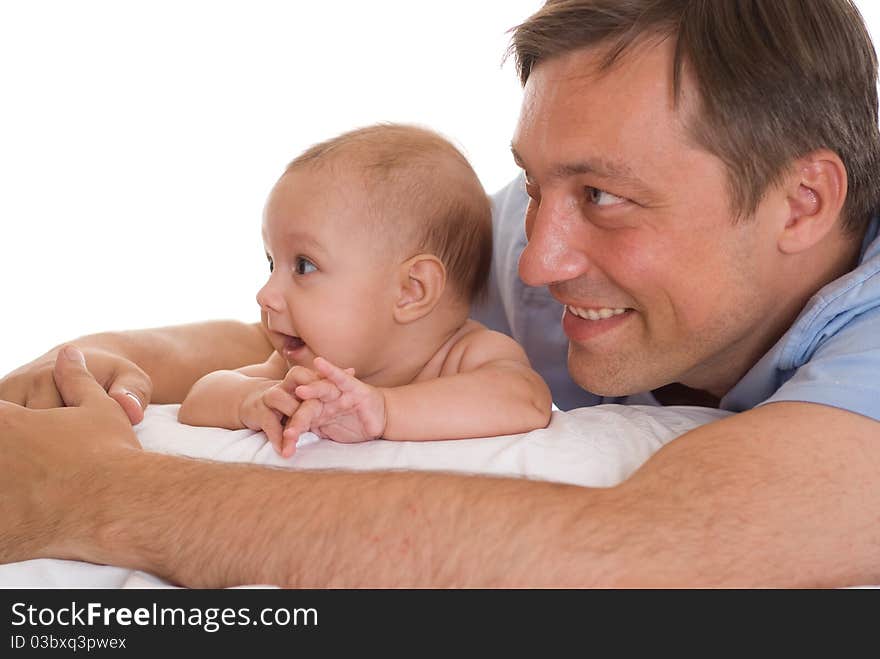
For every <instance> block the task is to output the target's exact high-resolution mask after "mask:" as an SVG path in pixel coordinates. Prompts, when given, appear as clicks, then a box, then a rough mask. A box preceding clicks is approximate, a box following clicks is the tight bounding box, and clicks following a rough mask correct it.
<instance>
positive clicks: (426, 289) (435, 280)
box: [178, 125, 551, 457]
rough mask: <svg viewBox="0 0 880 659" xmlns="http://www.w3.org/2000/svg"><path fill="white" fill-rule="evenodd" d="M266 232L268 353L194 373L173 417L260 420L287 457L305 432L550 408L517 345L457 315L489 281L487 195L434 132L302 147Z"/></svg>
mask: <svg viewBox="0 0 880 659" xmlns="http://www.w3.org/2000/svg"><path fill="white" fill-rule="evenodd" d="M263 243H264V245H265V249H266V256H267V258H268V259H269V279H268V281H267V282H266V284H265V285H264V286H263V288H262V289H260V291H259V292H258V293H257V302H258V303H259V305H260V308H261V310H262V324H263V328H264V329H265V331H266V334H267V335H268V337H269V340H270V341H271V342H272V345H273V347H274V348H275V351H274V352H273V353H272V355H271V356H270V357H269V359H268V360H267V361H266V362H265V363H263V364H255V365H253V366H246V367H244V368H240V369H238V370H236V371H216V372H214V373H209V374H208V375H206V376H205V377H203V378H202V379H201V380H199V381H198V382H196V383H195V385H193V387H192V389H191V390H190V392H189V394H188V395H187V397H186V400H184V402H183V404H182V405H181V407H180V412H179V416H178V418H179V420H180V421H181V422H183V423H187V424H191V425H200V426H219V427H223V428H232V429H236V428H250V429H252V430H262V431H264V432H265V433H266V436H267V437H268V438H269V441H271V442H272V444H273V445H274V447H275V449H276V450H277V451H278V452H279V453H280V454H281V455H282V456H284V457H289V456H291V455H292V454H293V452H294V450H295V447H296V441H297V439H298V437H299V435H300V434H301V433H303V432H305V431H309V430H311V431H312V432H314V433H316V434H317V435H318V436H319V437H323V438H329V439H333V440H336V441H338V442H360V441H366V440H370V439H377V438H384V439H388V440H430V439H459V438H468V437H483V436H491V435H506V434H513V433H521V432H526V431H529V430H534V429H536V428H543V427H545V426H546V425H547V423H548V422H549V419H550V406H551V400H550V391H549V389H548V388H547V385H546V384H545V383H544V381H543V380H542V379H541V377H540V376H539V375H538V374H537V373H536V372H535V371H533V370H532V369H531V367H530V365H529V361H528V358H527V357H526V355H525V352H524V351H523V350H522V348H521V347H520V346H519V345H518V344H517V343H516V342H515V341H514V340H513V339H511V338H509V337H507V336H505V335H504V334H499V333H498V332H493V331H490V330H488V329H486V328H485V327H484V326H483V325H481V324H479V323H477V322H476V321H474V320H470V319H469V318H468V312H469V309H470V306H471V303H472V302H473V301H474V300H475V299H478V298H479V296H480V295H482V294H484V289H485V288H486V285H487V278H488V273H489V265H490V260H491V258H492V223H491V208H490V204H489V200H488V197H487V196H486V194H485V192H484V190H483V188H482V186H481V185H480V182H479V180H478V179H477V176H476V174H475V173H474V171H473V169H471V167H470V165H469V164H468V162H467V160H466V159H465V158H464V156H463V155H462V154H461V153H459V151H458V150H457V149H456V148H455V147H454V146H452V145H451V144H450V143H449V142H447V141H446V140H445V139H443V138H442V137H440V136H439V135H437V134H435V133H433V132H430V131H428V130H425V129H422V128H417V127H413V126H405V125H377V126H371V127H367V128H362V129H359V130H355V131H352V132H349V133H345V134H343V135H340V136H339V137H336V138H333V139H331V140H328V141H326V142H323V143H321V144H318V145H316V146H314V147H312V148H310V149H309V150H308V151H306V152H305V153H304V154H302V155H301V156H299V157H298V158H297V159H296V160H294V161H293V162H292V163H291V164H290V165H289V166H288V167H287V170H286V171H285V172H284V174H283V175H282V176H281V178H280V179H279V180H278V182H277V183H276V184H275V187H274V188H273V189H272V192H271V194H270V195H269V200H268V202H267V203H266V208H265V212H264V219H263Z"/></svg>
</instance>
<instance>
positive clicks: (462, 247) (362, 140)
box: [285, 123, 492, 304]
mask: <svg viewBox="0 0 880 659" xmlns="http://www.w3.org/2000/svg"><path fill="white" fill-rule="evenodd" d="M307 165H311V166H318V165H330V166H331V168H332V167H343V168H346V169H348V168H356V169H357V171H358V172H359V173H361V174H362V175H363V176H364V182H365V184H366V189H367V197H368V202H367V203H368V206H367V207H366V208H365V210H366V211H367V212H369V213H370V215H371V216H372V217H373V218H374V219H376V220H377V221H378V223H379V225H380V226H381V227H382V233H383V236H382V238H383V240H386V241H388V242H389V245H390V244H395V245H403V246H404V247H405V248H406V249H415V250H418V251H419V252H422V251H424V252H428V253H430V254H433V255H434V256H436V257H437V258H439V259H440V261H441V262H442V263H443V265H444V267H445V268H446V275H447V280H448V281H449V282H450V284H451V285H452V286H453V287H454V289H455V290H456V292H457V293H458V294H460V295H461V296H463V298H464V299H466V300H467V302H468V303H469V304H472V303H474V302H475V301H477V300H479V299H481V298H482V297H483V296H484V295H485V291H486V288H487V285H488V280H489V268H490V266H491V262H492V207H491V203H490V201H489V197H488V196H487V195H486V192H485V190H484V189H483V186H482V185H481V184H480V180H479V178H478V177H477V175H476V173H475V172H474V170H473V168H472V167H471V165H470V163H468V161H467V158H465V157H464V155H463V154H462V153H461V152H460V151H459V150H458V149H457V148H456V147H455V146H453V145H452V143H450V142H449V141H448V140H446V139H445V138H444V137H442V136H441V135H439V134H437V133H435V132H433V131H431V130H428V129H426V128H421V127H418V126H411V125H406V124H391V123H386V124H376V125H373V126H367V127H364V128H359V129H356V130H353V131H349V132H347V133H343V134H342V135H338V136H337V137H333V138H331V139H329V140H326V141H324V142H321V143H320V144H316V145H314V146H312V147H311V148H309V149H307V150H306V151H305V152H304V153H302V154H301V155H300V156H298V157H297V158H296V159H295V160H293V161H292V162H291V163H290V164H289V165H288V166H287V170H286V172H285V173H287V172H290V171H291V170H294V169H296V168H298V167H303V166H307ZM328 175H330V176H332V175H333V174H332V171H328ZM415 253H416V252H414V253H413V254H412V256H415Z"/></svg>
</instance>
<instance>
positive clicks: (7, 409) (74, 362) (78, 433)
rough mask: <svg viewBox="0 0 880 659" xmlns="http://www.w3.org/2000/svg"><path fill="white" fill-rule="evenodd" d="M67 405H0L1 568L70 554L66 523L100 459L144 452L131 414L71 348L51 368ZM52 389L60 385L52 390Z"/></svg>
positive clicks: (79, 354)
mask: <svg viewBox="0 0 880 659" xmlns="http://www.w3.org/2000/svg"><path fill="white" fill-rule="evenodd" d="M53 382H54V383H57V390H58V392H59V395H60V400H61V402H62V403H63V404H64V405H67V406H68V407H62V408H56V409H44V410H34V409H26V408H25V407H21V406H19V405H16V404H13V403H9V402H3V401H0V473H2V474H3V478H2V479H0V563H7V562H11V561H16V560H23V559H25V558H34V557H36V556H56V557H63V556H66V555H67V554H68V551H67V549H66V547H69V546H71V545H69V544H67V543H71V542H75V541H76V539H75V538H72V537H69V536H68V535H67V534H66V533H65V531H66V528H67V526H66V521H67V519H69V516H70V515H71V513H73V512H75V510H76V508H77V503H78V501H79V499H78V496H81V494H80V493H81V491H82V488H81V486H82V484H83V483H85V482H88V481H89V480H90V476H89V474H90V473H91V470H92V469H94V464H95V460H94V458H95V457H97V456H101V457H104V456H107V455H110V454H112V453H113V452H118V451H120V450H123V451H124V450H131V449H133V448H139V444H138V441H137V438H136V437H135V434H134V431H133V430H132V428H131V423H130V422H129V419H128V417H127V416H126V414H125V413H124V412H123V411H122V410H121V409H120V407H119V405H117V404H116V403H115V402H114V401H113V399H111V398H110V397H109V396H108V395H107V393H106V392H105V391H104V389H103V388H102V386H101V384H99V383H98V382H97V381H96V380H95V379H94V378H93V377H92V375H91V374H90V373H89V371H88V370H87V369H86V365H85V361H84V358H83V355H82V353H81V352H80V351H79V350H77V349H76V348H73V347H72V346H68V347H67V348H64V349H62V350H61V351H59V354H58V358H57V360H56V362H55V364H54V367H53ZM53 386H55V385H53Z"/></svg>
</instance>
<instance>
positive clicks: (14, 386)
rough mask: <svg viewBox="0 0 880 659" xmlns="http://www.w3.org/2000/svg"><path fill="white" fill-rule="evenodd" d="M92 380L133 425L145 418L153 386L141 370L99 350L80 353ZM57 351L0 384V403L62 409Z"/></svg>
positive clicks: (23, 368) (88, 349) (126, 361)
mask: <svg viewBox="0 0 880 659" xmlns="http://www.w3.org/2000/svg"><path fill="white" fill-rule="evenodd" d="M81 352H82V354H83V355H84V356H85V360H86V364H87V368H88V370H89V372H90V373H91V374H92V375H93V376H94V379H95V380H96V381H97V382H98V383H99V384H100V385H101V386H102V387H103V388H104V390H105V391H106V392H107V393H108V394H109V395H110V398H112V399H113V400H115V401H116V402H117V403H119V405H120V407H122V409H123V410H125V413H126V415H127V416H128V418H129V421H130V422H131V424H132V425H135V424H138V423H140V422H141V421H142V420H143V418H144V410H145V409H146V407H147V405H148V404H149V403H150V397H151V394H152V391H153V383H152V381H151V380H150V376H148V375H147V374H146V373H145V372H144V371H143V370H142V369H141V368H139V367H138V366H137V365H136V364H134V363H133V362H131V361H129V360H128V359H126V358H124V357H120V356H119V355H116V354H113V353H112V352H108V351H106V350H101V349H98V348H87V349H84V350H82V351H81ZM57 355H58V351H53V352H50V353H48V354H46V355H43V356H42V357H40V358H38V359H35V360H34V361H32V362H31V363H29V364H25V365H24V366H22V367H21V368H18V369H16V370H14V371H13V372H12V373H10V374H9V375H7V376H6V377H4V378H3V379H2V380H0V401H3V400H6V401H10V402H12V403H15V404H16V405H21V406H23V407H29V408H31V409H49V408H52V407H62V406H63V405H64V401H63V399H62V396H61V394H60V393H59V388H58V386H57V385H56V383H55V376H54V373H55V361H56V356H57Z"/></svg>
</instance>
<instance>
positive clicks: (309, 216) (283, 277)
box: [257, 166, 399, 381]
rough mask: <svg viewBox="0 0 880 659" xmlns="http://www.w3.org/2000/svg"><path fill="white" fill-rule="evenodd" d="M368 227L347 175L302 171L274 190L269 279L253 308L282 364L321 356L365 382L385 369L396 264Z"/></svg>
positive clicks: (266, 237)
mask: <svg viewBox="0 0 880 659" xmlns="http://www.w3.org/2000/svg"><path fill="white" fill-rule="evenodd" d="M374 226H375V223H374V222H372V221H371V219H370V218H369V216H368V209H367V198H366V193H365V191H364V187H363V183H362V182H361V181H360V180H358V179H357V178H356V177H355V176H354V175H351V174H345V173H337V172H335V171H333V170H328V169H326V168H321V169H317V170H315V169H314V168H312V167H310V166H305V167H300V168H298V169H296V170H294V171H293V172H290V173H288V174H285V176H284V177H282V179H281V180H280V181H279V182H278V184H277V185H276V186H275V188H274V189H273V191H272V193H271V195H270V196H269V201H268V202H267V204H266V210H265V214H264V220H263V243H264V246H265V249H266V255H267V257H268V258H269V265H270V274H269V279H268V281H267V282H266V284H265V285H264V286H263V287H262V288H261V289H260V291H259V292H258V293H257V302H258V303H259V305H260V308H261V310H262V322H263V326H264V327H265V328H266V329H267V330H268V334H269V338H270V340H271V341H272V344H273V346H274V347H275V349H276V350H277V351H278V352H279V353H280V354H281V355H282V356H284V358H285V359H286V360H287V363H288V365H290V366H293V365H301V366H306V367H311V366H312V361H313V360H314V358H315V357H316V356H321V357H325V358H327V359H329V360H330V361H331V362H333V363H335V364H336V365H337V366H340V367H342V368H349V367H352V368H354V369H355V372H356V375H357V376H358V377H359V378H361V379H363V380H366V381H369V377H370V375H371V374H373V373H376V372H377V371H379V370H381V369H382V368H383V367H384V366H385V364H383V359H384V358H385V355H386V354H387V351H386V350H385V347H386V345H387V344H388V343H389V337H390V336H391V335H392V330H393V325H394V319H393V316H392V310H393V305H394V302H395V299H396V292H397V267H398V266H399V263H397V261H396V259H394V258H389V256H387V255H385V256H383V253H382V240H381V238H380V237H379V236H377V235H375V234H376V232H375V230H374V229H373V227H374Z"/></svg>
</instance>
